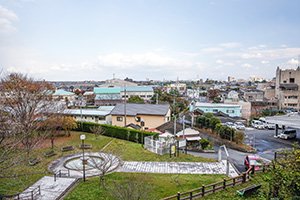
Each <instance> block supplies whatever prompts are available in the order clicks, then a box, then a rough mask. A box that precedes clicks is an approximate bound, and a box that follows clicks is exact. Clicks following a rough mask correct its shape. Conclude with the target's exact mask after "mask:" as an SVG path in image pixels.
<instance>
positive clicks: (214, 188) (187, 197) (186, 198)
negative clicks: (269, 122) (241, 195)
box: [162, 165, 269, 200]
mask: <svg viewBox="0 0 300 200" xmlns="http://www.w3.org/2000/svg"><path fill="white" fill-rule="evenodd" d="M268 167H269V166H268V165H263V166H262V167H261V168H260V169H259V170H255V167H254V166H251V167H250V168H249V169H248V170H247V171H246V172H244V173H242V174H241V175H239V176H236V177H233V178H229V179H225V178H224V180H223V181H220V182H216V183H213V184H209V185H202V187H199V188H196V189H193V190H190V191H188V192H183V193H180V192H178V193H177V194H176V195H173V196H169V197H166V198H163V199H162V200H192V199H194V198H200V197H203V196H205V195H208V194H212V193H215V192H218V191H222V190H225V189H226V188H228V187H234V186H235V185H239V184H242V183H245V182H247V181H248V180H249V179H250V174H254V173H255V171H263V172H265V171H266V170H267V168H268Z"/></svg>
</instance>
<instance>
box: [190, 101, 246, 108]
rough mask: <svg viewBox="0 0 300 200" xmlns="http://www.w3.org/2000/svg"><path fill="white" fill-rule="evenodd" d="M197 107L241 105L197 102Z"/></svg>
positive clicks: (236, 106) (237, 106)
mask: <svg viewBox="0 0 300 200" xmlns="http://www.w3.org/2000/svg"><path fill="white" fill-rule="evenodd" d="M195 107H213V108H224V107H226V108H232V107H235V108H239V107H241V106H240V105H233V104H223V103H200V102H196V104H195Z"/></svg>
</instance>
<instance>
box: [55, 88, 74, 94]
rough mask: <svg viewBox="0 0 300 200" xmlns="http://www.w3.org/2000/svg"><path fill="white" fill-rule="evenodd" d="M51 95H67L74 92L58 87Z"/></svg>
mask: <svg viewBox="0 0 300 200" xmlns="http://www.w3.org/2000/svg"><path fill="white" fill-rule="evenodd" d="M53 95H54V96H55V95H56V96H67V95H75V93H73V92H68V91H65V90H63V89H58V90H56V91H55V92H54V93H53Z"/></svg>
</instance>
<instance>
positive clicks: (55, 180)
mask: <svg viewBox="0 0 300 200" xmlns="http://www.w3.org/2000/svg"><path fill="white" fill-rule="evenodd" d="M54 182H56V173H55V174H54Z"/></svg>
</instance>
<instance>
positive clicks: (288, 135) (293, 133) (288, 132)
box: [278, 129, 297, 140]
mask: <svg viewBox="0 0 300 200" xmlns="http://www.w3.org/2000/svg"><path fill="white" fill-rule="evenodd" d="M278 137H279V138H281V139H285V140H288V139H295V138H296V137H297V130H296V129H285V130H283V131H282V133H280V134H279V135H278Z"/></svg>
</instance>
